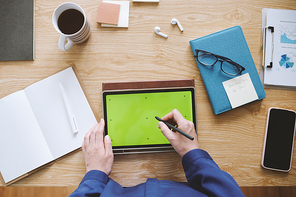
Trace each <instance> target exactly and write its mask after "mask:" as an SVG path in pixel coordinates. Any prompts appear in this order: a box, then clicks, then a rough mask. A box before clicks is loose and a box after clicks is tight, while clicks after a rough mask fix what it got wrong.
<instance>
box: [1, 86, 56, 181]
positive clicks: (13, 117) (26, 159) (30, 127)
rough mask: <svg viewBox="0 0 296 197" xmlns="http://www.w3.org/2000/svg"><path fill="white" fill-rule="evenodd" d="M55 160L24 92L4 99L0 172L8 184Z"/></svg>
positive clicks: (2, 104)
mask: <svg viewBox="0 0 296 197" xmlns="http://www.w3.org/2000/svg"><path fill="white" fill-rule="evenodd" d="M52 160H53V157H52V154H51V153H50V150H49V148H48V146H47V143H46V141H45V139H44V136H43V134H42V132H41V130H40V127H39V125H38V122H37V120H36V118H35V115H34V113H33V111H32V109H31V106H30V104H29V102H28V100H27V98H26V95H25V93H24V91H18V92H15V93H13V94H11V95H8V96H6V97H4V98H2V99H1V100H0V171H1V174H2V176H3V178H4V181H5V183H7V182H9V181H12V180H13V179H15V178H17V177H19V176H21V175H23V174H26V173H27V172H30V171H31V170H34V169H35V168H38V167H40V166H41V165H43V164H46V163H48V162H50V161H52Z"/></svg>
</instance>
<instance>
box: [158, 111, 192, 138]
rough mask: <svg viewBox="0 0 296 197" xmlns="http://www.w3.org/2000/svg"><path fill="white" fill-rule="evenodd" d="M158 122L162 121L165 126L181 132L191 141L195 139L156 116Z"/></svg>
mask: <svg viewBox="0 0 296 197" xmlns="http://www.w3.org/2000/svg"><path fill="white" fill-rule="evenodd" d="M155 118H156V120H158V121H161V122H163V123H164V124H166V126H168V127H169V128H170V129H173V131H177V132H179V133H180V134H182V135H184V136H185V137H187V138H188V139H190V140H193V139H194V138H193V137H191V136H190V135H188V134H187V133H185V132H184V131H182V130H180V129H178V128H177V127H174V126H173V125H171V124H170V123H168V122H166V121H164V120H161V119H160V118H159V117H157V116H155Z"/></svg>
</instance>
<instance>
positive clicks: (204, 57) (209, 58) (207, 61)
mask: <svg viewBox="0 0 296 197" xmlns="http://www.w3.org/2000/svg"><path fill="white" fill-rule="evenodd" d="M197 57H198V61H199V62H200V63H202V64H203V65H206V66H212V65H214V64H215V63H216V61H217V58H216V57H215V56H214V55H212V54H210V53H207V52H203V51H199V52H198V54H197Z"/></svg>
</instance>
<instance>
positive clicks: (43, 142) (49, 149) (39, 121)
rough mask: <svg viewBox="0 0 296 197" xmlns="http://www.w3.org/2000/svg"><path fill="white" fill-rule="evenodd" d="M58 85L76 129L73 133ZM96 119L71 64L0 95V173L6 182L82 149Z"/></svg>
mask: <svg viewBox="0 0 296 197" xmlns="http://www.w3.org/2000/svg"><path fill="white" fill-rule="evenodd" d="M60 83H62V84H63V86H64V90H65V93H66V94H67V97H68V103H69V106H70V107H71V109H72V113H73V114H74V116H75V119H76V123H77V126H78V130H79V131H78V133H73V132H72V128H71V124H70V121H69V118H68V115H67V111H66V107H65V103H64V100H63V96H62V93H61V89H60ZM96 123H97V120H96V118H95V115H94V114H93V111H92V109H91V107H90V105H89V103H88V101H87V98H86V96H85V94H84V92H83V90H82V88H81V85H80V83H79V81H78V79H77V77H76V74H75V72H74V70H73V68H72V67H70V68H68V69H66V70H63V71H61V72H59V73H57V74H55V75H53V76H50V77H48V78H46V79H44V80H42V81H39V82H37V83H34V84H33V85H31V86H29V87H27V88H25V89H24V90H21V91H18V92H15V93H13V94H10V95H8V96H6V97H4V98H2V99H0V125H1V126H0V158H1V159H0V171H1V174H2V177H3V179H4V181H5V183H6V184H7V183H9V182H12V181H13V180H15V179H16V178H18V177H20V176H23V175H27V174H28V173H29V172H30V171H32V170H34V169H36V168H38V167H40V166H42V165H44V164H47V163H49V162H51V161H53V160H55V159H57V158H59V157H61V156H63V155H65V154H67V153H69V152H71V151H73V150H75V149H77V148H80V147H81V145H82V142H83V138H84V135H85V133H86V132H87V131H89V129H90V128H91V127H92V126H93V125H94V124H96Z"/></svg>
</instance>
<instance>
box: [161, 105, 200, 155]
mask: <svg viewBox="0 0 296 197" xmlns="http://www.w3.org/2000/svg"><path fill="white" fill-rule="evenodd" d="M161 119H162V120H164V121H167V122H169V123H171V124H172V125H177V127H178V128H179V129H181V130H182V131H184V132H185V133H187V134H189V135H190V136H192V137H194V140H190V139H188V138H186V137H185V136H183V135H181V134H180V133H178V132H173V131H171V130H170V129H169V128H168V127H167V126H166V125H165V124H164V123H163V122H159V123H158V127H159V128H160V129H161V132H162V133H163V135H164V136H165V137H166V138H167V139H168V140H169V142H170V143H171V145H172V146H173V147H174V149H175V150H176V152H177V153H179V155H180V156H181V157H183V156H184V155H185V154H186V153H187V152H189V151H191V150H193V149H198V148H199V144H198V141H197V135H196V132H195V129H194V124H193V123H192V122H190V121H188V120H186V119H185V118H184V117H183V116H182V114H181V113H180V112H179V111H178V110H177V109H174V110H173V111H171V112H170V113H168V114H167V115H165V116H164V117H163V118H161Z"/></svg>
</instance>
